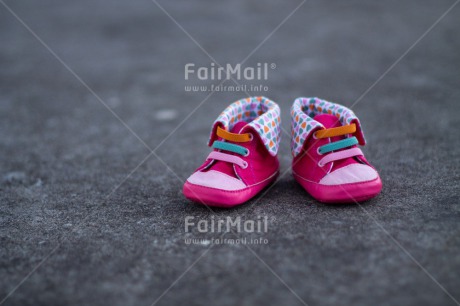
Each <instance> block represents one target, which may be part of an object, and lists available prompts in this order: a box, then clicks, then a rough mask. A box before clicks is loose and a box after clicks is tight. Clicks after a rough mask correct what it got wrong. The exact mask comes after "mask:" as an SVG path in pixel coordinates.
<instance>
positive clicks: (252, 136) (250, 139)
mask: <svg viewBox="0 0 460 306" xmlns="http://www.w3.org/2000/svg"><path fill="white" fill-rule="evenodd" d="M253 139H254V135H252V134H251V133H249V141H252V140H253Z"/></svg>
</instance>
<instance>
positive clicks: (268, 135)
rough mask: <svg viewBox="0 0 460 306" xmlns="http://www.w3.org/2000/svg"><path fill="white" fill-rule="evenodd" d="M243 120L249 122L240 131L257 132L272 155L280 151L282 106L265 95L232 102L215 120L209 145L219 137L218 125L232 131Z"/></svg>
mask: <svg viewBox="0 0 460 306" xmlns="http://www.w3.org/2000/svg"><path fill="white" fill-rule="evenodd" d="M241 121H245V122H247V123H248V124H247V125H246V126H245V127H243V128H242V129H241V131H240V133H249V132H254V133H256V134H257V135H259V138H260V139H261V140H262V142H263V143H264V145H265V148H266V149H267V150H268V152H269V153H270V154H271V155H272V156H275V155H276V154H277V153H278V148H279V143H280V136H281V118H280V108H279V106H278V104H276V103H275V102H273V101H271V100H270V99H267V98H265V97H250V98H245V99H241V100H238V101H236V102H234V103H232V104H230V105H229V106H228V107H227V108H226V109H225V110H224V111H223V112H222V113H221V114H220V115H219V117H217V119H216V121H214V124H213V127H212V130H211V135H210V138H209V142H208V146H211V145H212V143H213V142H214V141H215V140H216V139H217V138H218V137H217V134H216V132H217V127H221V128H223V129H225V130H227V131H231V130H232V129H233V126H234V125H235V124H236V123H237V122H241ZM254 136H255V135H254Z"/></svg>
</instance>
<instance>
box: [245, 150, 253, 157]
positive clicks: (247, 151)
mask: <svg viewBox="0 0 460 306" xmlns="http://www.w3.org/2000/svg"><path fill="white" fill-rule="evenodd" d="M249 153H251V151H249V149H246V154H244V155H243V156H244V157H247V156H249Z"/></svg>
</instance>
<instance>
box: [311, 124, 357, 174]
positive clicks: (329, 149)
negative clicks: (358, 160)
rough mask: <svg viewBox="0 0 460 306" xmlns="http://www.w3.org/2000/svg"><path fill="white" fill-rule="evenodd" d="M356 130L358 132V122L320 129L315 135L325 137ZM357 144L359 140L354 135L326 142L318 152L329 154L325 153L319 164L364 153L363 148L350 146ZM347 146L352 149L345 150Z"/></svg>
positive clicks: (351, 132)
mask: <svg viewBox="0 0 460 306" xmlns="http://www.w3.org/2000/svg"><path fill="white" fill-rule="evenodd" d="M355 132H356V124H354V123H352V124H349V125H344V126H340V127H335V128H330V129H324V130H319V131H317V132H315V134H314V135H313V136H314V137H315V138H317V139H323V138H331V137H335V136H345V135H349V134H353V133H355ZM356 144H358V140H357V139H356V137H355V136H352V137H347V138H344V139H341V140H337V141H334V142H331V143H328V144H325V145H323V146H321V147H319V148H318V154H319V155H324V154H327V155H325V156H324V157H323V158H322V159H321V160H320V161H319V162H318V165H319V166H320V167H323V166H324V165H326V164H327V163H330V162H333V161H336V160H340V159H345V158H349V157H354V156H360V155H361V156H362V155H364V154H363V152H362V151H361V149H359V148H350V147H352V146H354V145H356ZM345 148H350V149H346V150H343V149H345ZM339 150H340V151H339Z"/></svg>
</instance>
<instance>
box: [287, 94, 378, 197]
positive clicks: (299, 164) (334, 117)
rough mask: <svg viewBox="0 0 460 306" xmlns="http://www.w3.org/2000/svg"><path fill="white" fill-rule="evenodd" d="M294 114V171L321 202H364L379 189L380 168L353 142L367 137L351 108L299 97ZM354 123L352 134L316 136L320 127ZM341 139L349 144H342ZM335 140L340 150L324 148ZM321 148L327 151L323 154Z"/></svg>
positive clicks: (331, 144) (328, 127) (321, 128)
mask: <svg viewBox="0 0 460 306" xmlns="http://www.w3.org/2000/svg"><path fill="white" fill-rule="evenodd" d="M291 115H292V141H291V149H292V155H293V156H294V159H293V162H292V171H293V175H294V177H295V179H296V180H297V181H298V182H299V183H300V184H301V185H302V187H304V189H305V190H306V191H307V192H308V193H310V195H312V196H313V197H314V198H316V199H318V200H320V201H322V202H327V203H342V202H355V201H364V200H367V199H370V198H372V197H375V196H376V195H377V194H378V193H379V192H380V190H381V189H382V183H381V180H380V177H379V175H378V173H377V171H376V170H375V169H374V168H373V167H372V166H371V165H370V163H369V162H368V161H367V160H366V158H365V157H364V155H363V153H362V151H361V150H360V149H359V148H358V147H357V145H352V144H353V142H352V141H354V142H356V140H354V138H353V137H356V139H357V142H358V144H361V145H364V144H365V139H364V135H363V132H362V129H361V125H360V122H359V120H358V118H357V117H356V116H355V114H354V113H353V112H352V111H351V110H350V109H348V108H346V107H344V106H342V105H338V104H335V103H331V102H327V101H324V100H320V99H318V98H299V99H296V100H295V102H294V105H293V106H292V109H291ZM353 124H354V125H355V126H356V130H355V131H354V128H353V129H351V128H349V127H346V128H347V130H350V133H353V134H345V135H341V136H332V137H329V138H316V137H315V133H316V132H317V131H319V130H323V129H328V130H329V129H332V128H338V127H341V126H345V125H347V126H349V125H353ZM352 131H354V132H352ZM339 135H340V134H339ZM339 142H341V143H343V142H348V143H349V144H347V145H343V146H341V147H339V146H338V143H339ZM334 143H336V145H337V149H335V150H332V151H330V150H327V151H326V150H325V149H324V148H325V147H324V146H325V145H327V146H329V147H330V146H333V144H334ZM350 145H352V146H350ZM321 147H322V150H323V151H325V153H321V151H320V150H319V148H321Z"/></svg>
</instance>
